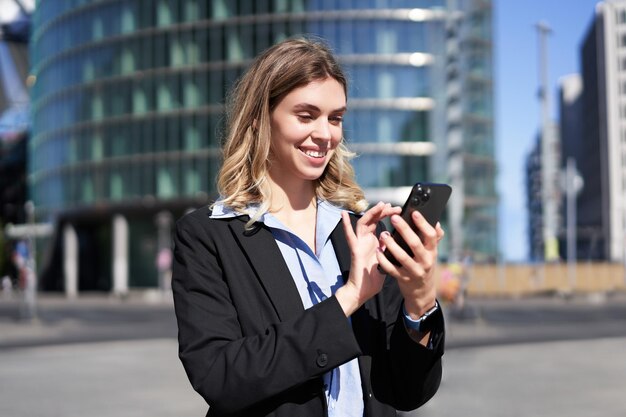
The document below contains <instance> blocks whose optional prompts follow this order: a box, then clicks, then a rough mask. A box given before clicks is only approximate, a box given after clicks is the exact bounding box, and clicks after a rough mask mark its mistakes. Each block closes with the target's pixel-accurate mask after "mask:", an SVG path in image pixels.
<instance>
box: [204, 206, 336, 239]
mask: <svg viewBox="0 0 626 417" xmlns="http://www.w3.org/2000/svg"><path fill="white" fill-rule="evenodd" d="M258 209H259V206H258V205H257V204H251V205H249V206H247V207H246V208H245V209H244V210H243V211H236V210H234V209H233V208H232V207H228V206H226V205H224V203H223V201H222V200H218V201H216V202H215V204H214V205H213V209H212V211H211V218H212V219H228V218H233V217H239V216H245V215H249V216H250V217H252V216H254V214H255V213H256V212H257V210H258ZM341 211H342V209H341V208H340V207H337V206H335V205H333V204H331V203H329V202H328V201H325V200H320V199H318V200H317V231H316V232H317V233H316V236H317V242H316V244H317V246H318V247H320V243H323V242H325V241H326V239H328V237H329V236H330V234H331V233H332V231H333V230H334V229H335V227H336V226H337V224H338V223H339V222H340V221H341ZM259 222H261V223H264V224H265V225H266V226H268V227H275V228H279V229H285V227H284V226H283V225H282V224H281V223H280V222H279V221H278V220H277V219H276V218H275V217H274V216H272V215H271V214H270V213H264V214H263V216H261V218H260V219H259Z"/></svg>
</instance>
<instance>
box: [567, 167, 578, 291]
mask: <svg viewBox="0 0 626 417" xmlns="http://www.w3.org/2000/svg"><path fill="white" fill-rule="evenodd" d="M575 177H576V161H574V158H567V165H566V167H565V178H566V181H565V196H566V200H567V275H568V282H569V289H570V291H574V289H575V288H576V191H577V190H576V185H575V184H574V182H575Z"/></svg>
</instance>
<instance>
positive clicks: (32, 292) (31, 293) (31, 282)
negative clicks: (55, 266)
mask: <svg viewBox="0 0 626 417" xmlns="http://www.w3.org/2000/svg"><path fill="white" fill-rule="evenodd" d="M24 211H26V221H27V222H28V224H29V226H30V227H29V232H28V253H29V259H28V260H27V261H26V283H25V285H26V287H25V288H24V302H25V304H26V314H27V316H28V318H29V319H31V320H37V280H38V278H37V242H36V234H35V204H34V203H33V202H32V201H30V200H29V201H27V202H26V203H25V204H24Z"/></svg>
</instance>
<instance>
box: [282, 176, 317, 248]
mask: <svg viewBox="0 0 626 417" xmlns="http://www.w3.org/2000/svg"><path fill="white" fill-rule="evenodd" d="M270 213H272V215H273V216H274V217H276V218H277V219H278V220H280V222H281V223H283V224H284V225H285V226H287V227H288V228H289V230H291V231H292V232H293V233H295V234H296V235H297V236H298V237H299V238H300V239H302V240H303V241H304V242H305V243H306V244H307V245H309V247H310V248H311V250H312V251H313V252H315V226H316V222H317V198H316V196H315V192H314V189H313V184H312V183H304V184H301V185H300V187H299V188H298V189H295V190H291V191H288V190H286V189H285V188H283V187H279V186H278V185H277V184H275V183H272V203H271V207H270Z"/></svg>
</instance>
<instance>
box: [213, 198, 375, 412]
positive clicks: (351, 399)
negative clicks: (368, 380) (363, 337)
mask: <svg viewBox="0 0 626 417" xmlns="http://www.w3.org/2000/svg"><path fill="white" fill-rule="evenodd" d="M252 211H254V207H248V208H247V214H250V215H253V212H252ZM239 215H242V213H238V212H235V211H233V210H232V209H230V208H228V207H225V206H224V205H222V204H220V203H219V201H218V202H217V203H216V205H215V206H214V207H213V212H212V214H211V217H212V218H226V217H235V216H239ZM259 221H260V222H262V223H264V224H265V225H266V226H267V227H269V228H270V230H271V231H272V234H273V236H274V239H275V240H276V243H277V244H278V248H279V249H280V252H281V254H282V255H283V258H284V259H285V262H286V263H287V267H288V268H289V272H291V275H292V277H293V280H294V283H295V284H296V287H297V288H298V293H299V294H300V298H301V299H302V304H303V305H304V308H305V309H307V308H310V307H312V306H313V305H314V304H317V303H319V302H320V301H322V300H325V299H326V298H328V297H330V296H332V294H334V293H335V291H336V290H337V289H338V288H340V287H341V286H342V285H343V278H342V276H341V270H340V268H339V263H338V261H337V256H336V254H335V250H334V248H333V244H332V242H331V240H330V234H331V233H332V231H333V230H334V229H335V227H336V226H337V225H338V224H339V222H340V221H341V209H340V208H338V207H335V206H333V205H332V204H330V203H328V202H326V201H318V205H317V222H316V230H315V250H316V252H315V253H314V252H313V250H312V249H311V248H310V247H309V245H307V244H306V243H305V242H304V241H303V240H302V239H300V238H299V237H298V236H297V235H296V234H294V233H293V232H291V231H290V230H289V228H287V227H286V226H285V225H283V224H282V223H281V222H280V221H279V220H278V219H277V218H276V217H274V216H272V215H271V214H270V213H265V214H264V215H263V216H262V217H261V218H260V219H259ZM324 389H325V393H326V400H327V403H328V415H329V417H350V416H354V417H362V416H363V391H362V388H361V376H360V373H359V364H358V360H357V359H356V358H355V359H353V360H351V361H349V362H347V363H344V364H343V365H341V366H339V367H337V368H335V369H333V370H332V371H330V372H327V373H326V374H325V375H324Z"/></svg>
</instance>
